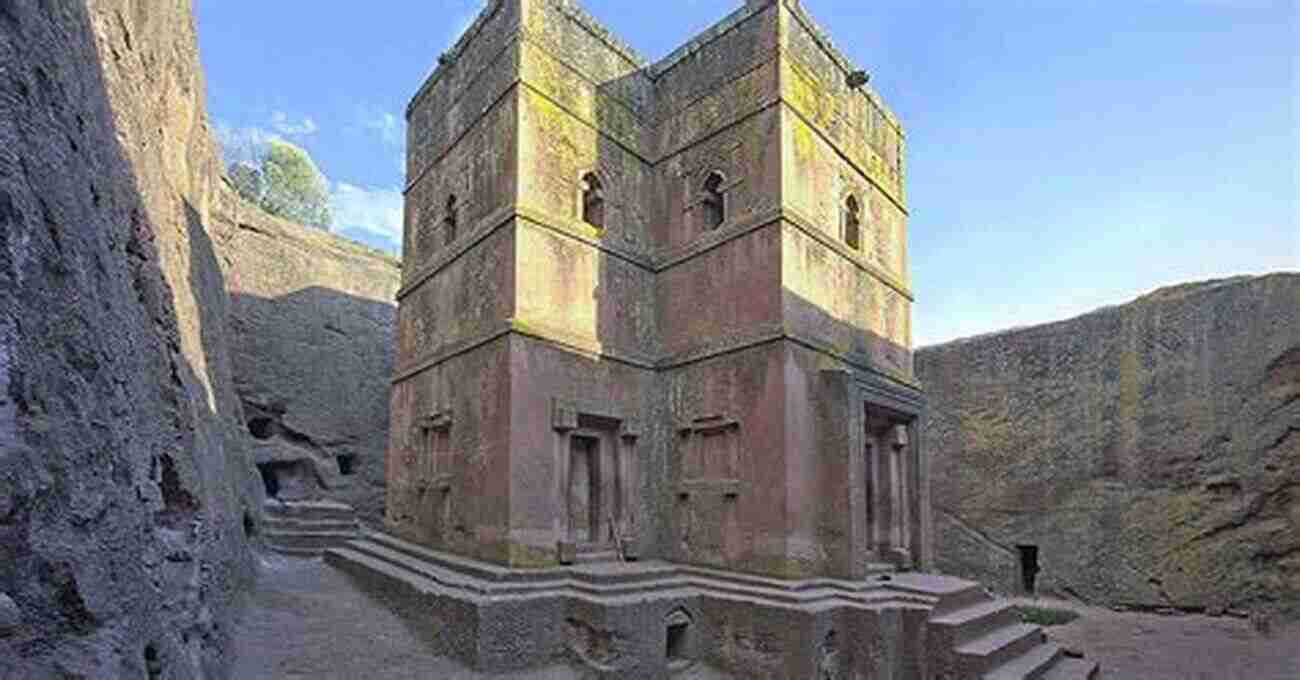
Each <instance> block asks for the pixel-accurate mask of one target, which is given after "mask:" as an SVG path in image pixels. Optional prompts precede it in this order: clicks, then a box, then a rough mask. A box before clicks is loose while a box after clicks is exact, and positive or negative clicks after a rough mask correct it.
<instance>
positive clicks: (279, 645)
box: [230, 556, 724, 680]
mask: <svg viewBox="0 0 1300 680" xmlns="http://www.w3.org/2000/svg"><path fill="white" fill-rule="evenodd" d="M230 677H231V678H235V679H236V680H271V679H272V678H274V679H276V680H280V679H289V680H295V679H299V678H312V679H313V680H325V679H334V678H339V679H344V678H359V679H361V680H406V679H407V678H410V679H412V680H414V679H416V678H418V679H420V680H432V679H439V680H441V679H444V678H445V679H448V680H478V679H479V678H512V679H515V680H570V679H576V678H581V677H583V676H582V674H580V673H578V672H576V671H575V670H574V669H573V668H572V667H569V666H567V665H559V666H555V667H553V668H546V669H541V670H536V671H530V672H527V673H513V674H508V675H499V674H498V675H485V674H482V673H475V672H473V671H470V670H468V669H466V668H465V667H464V666H462V665H460V664H458V663H456V662H455V661H452V660H450V659H447V658H445V657H438V656H435V655H434V654H432V653H431V652H430V651H429V650H428V648H427V647H426V646H425V643H424V642H423V641H422V636H421V635H420V633H419V631H418V630H416V629H415V628H414V627H413V626H412V625H410V624H408V623H407V622H405V621H404V620H403V619H402V618H400V617H399V616H397V615H396V614H394V613H393V612H392V611H391V610H389V609H388V608H387V607H385V606H384V605H383V604H381V603H379V602H378V601H376V600H374V599H373V598H371V597H370V596H369V595H367V594H365V593H364V592H362V591H361V590H360V589H359V588H357V587H356V586H354V585H353V583H352V581H351V580H350V579H349V578H348V576H347V575H346V574H344V573H342V572H340V571H338V570H337V569H334V568H333V567H330V566H329V565H327V564H325V563H324V562H323V561H322V560H320V559H295V558H287V557H279V556H268V557H264V558H263V561H262V565H261V570H260V574H259V575H258V583H257V588H256V590H255V591H254V592H253V593H252V596H251V597H250V598H249V599H248V603H247V605H246V606H245V608H244V610H243V612H241V616H240V621H239V622H238V624H237V633H236V639H235V663H234V667H233V670H232V672H231V674H230ZM679 677H683V678H689V679H690V680H722V678H723V677H724V676H720V675H717V674H715V673H713V672H711V671H709V670H708V669H706V668H695V669H692V672H691V673H690V674H688V675H684V676H679Z"/></svg>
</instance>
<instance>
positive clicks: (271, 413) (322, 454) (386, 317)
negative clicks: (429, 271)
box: [230, 286, 396, 526]
mask: <svg viewBox="0 0 1300 680" xmlns="http://www.w3.org/2000/svg"><path fill="white" fill-rule="evenodd" d="M230 318H231V324H230V326H231V329H232V336H233V337H232V347H233V355H234V362H233V363H234V374H235V389H236V391H237V392H238V393H239V398H240V400H241V401H242V402H243V408H244V417H245V424H246V427H247V430H248V432H249V434H250V435H251V436H252V438H253V439H254V441H255V444H254V447H253V457H254V460H255V462H256V463H257V466H258V468H259V470H260V472H261V474H262V480H263V483H264V485H265V490H266V493H267V495H268V496H272V497H277V498H280V499H281V500H301V499H321V498H327V499H331V500H336V501H342V502H344V503H348V504H349V505H352V506H353V507H354V508H355V509H356V510H357V513H358V515H359V516H360V517H361V518H362V519H363V520H365V521H367V522H370V523H371V524H373V525H374V526H379V525H381V524H382V521H383V513H384V452H385V450H386V447H387V437H388V399H389V390H390V380H391V378H392V375H393V359H392V357H393V326H394V322H395V318H396V308H395V307H394V306H393V305H392V304H389V303H385V302H379V301H375V300H372V299H368V298H363V297H358V296H355V295H350V294H348V293H344V292H341V291H338V290H334V289H330V288H325V287H321V286H312V287H309V288H304V289H302V290H299V291H297V292H294V293H291V294H289V295H283V296H280V297H276V298H265V297H261V296H257V295H251V294H246V293H235V294H234V295H232V296H231V314H230Z"/></svg>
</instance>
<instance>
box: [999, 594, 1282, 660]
mask: <svg viewBox="0 0 1300 680" xmlns="http://www.w3.org/2000/svg"><path fill="white" fill-rule="evenodd" d="M1014 600H1015V601H1016V602H1017V603H1020V604H1031V605H1036V606H1039V607H1052V608H1059V609H1071V610H1073V611H1076V612H1078V613H1079V614H1080V615H1081V616H1080V617H1079V618H1078V619H1075V620H1074V621H1072V622H1070V623H1068V624H1065V625H1063V626H1052V627H1050V628H1048V629H1047V634H1048V636H1049V637H1051V638H1052V639H1054V640H1057V641H1058V642H1061V643H1062V644H1063V645H1065V646H1068V647H1073V648H1076V649H1079V650H1082V651H1083V652H1084V653H1085V654H1086V655H1087V658H1089V659H1095V660H1097V661H1100V662H1101V674H1102V677H1103V678H1106V680H1237V679H1241V680H1246V679H1247V678H1249V679H1250V680H1300V625H1297V624H1292V625H1290V626H1285V627H1283V628H1281V629H1280V630H1274V631H1273V632H1272V634H1270V635H1267V636H1265V635H1261V634H1259V633H1256V632H1255V631H1254V630H1252V629H1251V627H1250V624H1249V622H1247V621H1244V620H1242V619H1236V618H1231V617H1217V618H1216V617H1210V616H1200V615H1186V616H1163V615H1158V614H1145V613H1139V612H1116V611H1112V610H1110V609H1103V608H1098V607H1087V606H1083V605H1078V604H1075V603H1072V602H1064V601H1060V600H1050V599H1045V598H1038V599H1028V598H1014Z"/></svg>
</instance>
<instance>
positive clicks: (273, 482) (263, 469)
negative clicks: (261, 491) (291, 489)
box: [257, 463, 280, 498]
mask: <svg viewBox="0 0 1300 680" xmlns="http://www.w3.org/2000/svg"><path fill="white" fill-rule="evenodd" d="M276 467H277V466H276V464H275V463H258V465H257V471H258V472H260V473H262V485H263V486H265V487H266V495H267V496H270V497H271V498H275V497H276V496H278V495H279V494H280V479H279V478H278V477H276V474H275V472H276Z"/></svg>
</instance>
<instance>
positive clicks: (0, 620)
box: [0, 593, 23, 635]
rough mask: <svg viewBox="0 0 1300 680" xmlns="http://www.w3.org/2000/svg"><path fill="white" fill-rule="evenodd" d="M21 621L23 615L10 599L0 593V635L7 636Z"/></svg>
mask: <svg viewBox="0 0 1300 680" xmlns="http://www.w3.org/2000/svg"><path fill="white" fill-rule="evenodd" d="M22 621H23V613H22V611H21V610H20V609H18V603H16V602H14V599H13V598H12V597H9V596H8V595H5V594H4V593H0V635H8V634H9V633H10V631H12V630H13V629H14V628H17V627H18V624H20V623H22Z"/></svg>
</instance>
